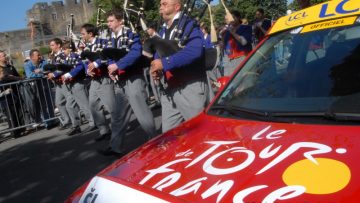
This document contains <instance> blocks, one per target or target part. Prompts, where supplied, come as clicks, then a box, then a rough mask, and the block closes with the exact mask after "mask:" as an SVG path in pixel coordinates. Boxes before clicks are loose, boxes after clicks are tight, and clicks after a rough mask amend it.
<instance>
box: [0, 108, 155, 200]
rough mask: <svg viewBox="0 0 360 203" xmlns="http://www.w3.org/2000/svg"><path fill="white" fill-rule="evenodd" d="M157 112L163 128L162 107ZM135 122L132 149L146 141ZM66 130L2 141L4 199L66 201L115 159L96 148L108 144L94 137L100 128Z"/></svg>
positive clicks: (129, 144) (129, 138)
mask: <svg viewBox="0 0 360 203" xmlns="http://www.w3.org/2000/svg"><path fill="white" fill-rule="evenodd" d="M155 114H156V124H157V127H158V128H159V127H160V116H159V114H160V112H159V109H157V110H156V111H155ZM131 126H132V128H131V129H132V130H131V129H130V131H129V132H128V134H127V137H126V144H125V146H126V147H127V150H128V151H131V150H132V149H134V148H136V146H139V145H141V144H142V143H144V142H145V139H144V137H143V135H144V132H143V131H142V129H140V127H138V123H137V121H134V120H133V121H132V123H131ZM86 127H87V125H83V126H82V129H84V128H86ZM65 132H66V131H58V130H57V128H54V129H52V130H41V131H38V132H36V133H32V134H29V135H27V136H24V137H21V138H18V139H9V140H6V141H4V142H2V143H0V174H1V184H0V202H6V203H8V202H39V203H45V202H63V201H64V200H65V199H66V197H67V196H68V195H70V194H71V193H72V192H73V191H74V190H75V189H76V188H78V187H79V186H80V185H82V184H83V183H84V182H85V181H87V180H89V179H90V178H91V177H93V176H94V175H95V174H96V173H97V172H99V171H100V170H102V169H103V168H105V167H106V166H108V165H109V164H111V163H112V162H113V161H114V160H115V158H114V157H104V156H102V155H99V154H98V153H97V152H96V150H97V149H102V148H105V147H106V146H107V141H101V142H95V141H93V139H94V138H95V136H96V135H97V133H98V131H94V132H92V133H88V134H80V135H75V136H72V137H69V136H66V135H65V134H64V133H65Z"/></svg>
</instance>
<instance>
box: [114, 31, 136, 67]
mask: <svg viewBox="0 0 360 203" xmlns="http://www.w3.org/2000/svg"><path fill="white" fill-rule="evenodd" d="M126 35H127V37H128V38H129V39H132V40H133V42H132V43H130V44H129V46H128V49H129V52H128V53H127V54H126V55H125V56H124V57H123V58H121V59H120V60H118V61H116V65H117V66H118V67H119V69H121V70H126V69H128V68H131V67H133V65H134V64H135V63H136V61H137V60H138V59H140V57H141V56H142V45H141V41H140V36H139V35H138V34H134V33H133V32H131V30H127V32H126ZM111 41H112V46H113V48H115V45H116V43H119V41H118V40H116V39H115V38H114V37H113V38H111ZM109 63H111V62H109ZM134 68H136V67H134Z"/></svg>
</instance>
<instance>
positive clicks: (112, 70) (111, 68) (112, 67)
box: [108, 63, 119, 76]
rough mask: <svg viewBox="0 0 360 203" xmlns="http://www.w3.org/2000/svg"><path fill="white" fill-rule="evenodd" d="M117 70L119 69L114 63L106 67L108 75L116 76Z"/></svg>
mask: <svg viewBox="0 0 360 203" xmlns="http://www.w3.org/2000/svg"><path fill="white" fill-rule="evenodd" d="M118 69H119V67H118V66H117V65H116V63H113V64H110V65H109V66H108V71H109V75H110V76H111V75H116V74H117V70H118Z"/></svg>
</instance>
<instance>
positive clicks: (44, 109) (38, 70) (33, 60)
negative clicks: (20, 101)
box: [24, 49, 55, 129]
mask: <svg viewBox="0 0 360 203" xmlns="http://www.w3.org/2000/svg"><path fill="white" fill-rule="evenodd" d="M46 64H47V62H46V61H45V60H43V59H42V57H41V54H40V51H39V50H37V49H32V50H30V60H29V61H27V62H26V63H25V64H24V70H25V75H26V78H28V79H35V78H36V79H37V80H35V81H34V83H30V84H31V86H32V88H33V90H34V91H33V92H36V94H37V95H38V97H37V98H36V101H35V102H36V103H34V106H32V107H30V108H35V122H40V121H41V117H40V112H41V113H42V117H43V119H44V120H47V119H50V118H55V116H54V104H53V102H52V101H53V99H52V98H51V87H50V84H49V82H48V81H47V80H46V79H45V78H44V74H43V71H44V65H46ZM34 96H36V95H34ZM52 126H53V122H45V127H46V128H47V129H50V128H51V127H52Z"/></svg>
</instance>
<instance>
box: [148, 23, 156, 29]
mask: <svg viewBox="0 0 360 203" xmlns="http://www.w3.org/2000/svg"><path fill="white" fill-rule="evenodd" d="M157 27H158V26H157V23H156V22H153V21H152V22H149V23H148V28H152V29H154V30H156V29H157Z"/></svg>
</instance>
